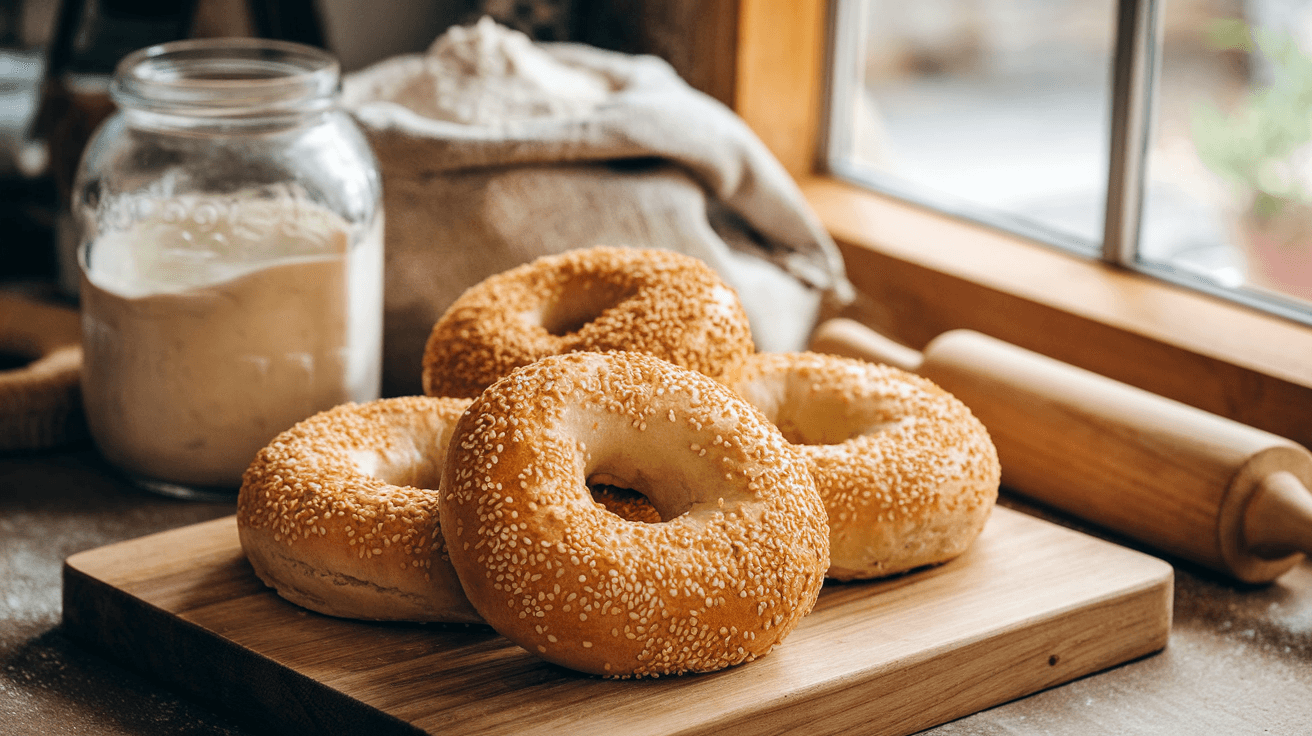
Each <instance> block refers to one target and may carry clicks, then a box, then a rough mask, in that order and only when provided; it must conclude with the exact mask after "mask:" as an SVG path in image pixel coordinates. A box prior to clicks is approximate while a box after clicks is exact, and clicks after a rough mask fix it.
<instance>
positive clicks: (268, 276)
mask: <svg viewBox="0 0 1312 736" xmlns="http://www.w3.org/2000/svg"><path fill="white" fill-rule="evenodd" d="M159 209H160V210H161V212H160V214H159V215H158V216H155V217H152V218H148V219H144V220H142V221H141V222H139V223H137V224H136V225H135V226H133V227H132V228H131V229H128V230H126V231H121V232H114V233H110V234H108V235H106V236H105V237H103V238H101V239H100V240H98V241H97V242H96V243H95V245H94V247H93V248H91V249H90V250H89V253H90V258H91V259H93V262H91V263H89V264H87V266H88V267H87V268H86V269H85V271H86V274H87V275H84V284H83V291H82V299H83V310H84V314H85V315H86V316H85V317H84V327H83V331H84V340H83V350H84V351H85V361H86V362H87V363H88V364H89V365H92V366H94V367H95V369H94V370H91V371H87V372H86V374H85V376H84V379H83V381H84V402H85V405H86V412H87V418H88V421H89V423H90V424H91V429H92V432H93V435H94V436H95V437H96V438H97V443H98V445H99V447H100V449H101V451H102V453H103V454H104V455H105V457H106V458H107V459H108V460H109V461H110V462H112V463H113V464H115V465H117V466H118V467H120V468H121V469H123V470H125V471H127V472H128V473H130V474H133V475H135V476H138V478H139V479H141V480H146V481H147V482H149V481H150V479H155V480H156V481H157V482H158V481H159V480H163V481H165V482H172V483H176V484H182V485H185V486H201V487H216V488H222V487H228V488H236V487H237V486H238V485H239V484H240V482H241V474H242V472H243V471H244V470H245V469H246V466H247V465H249V464H250V462H251V460H252V458H254V456H255V453H256V452H257V451H258V450H259V449H260V448H261V447H262V446H264V445H265V444H267V443H268V442H269V440H271V439H272V438H273V437H274V436H276V435H277V434H278V433H279V432H281V431H282V430H284V429H286V428H288V427H290V426H291V425H292V424H294V423H295V422H297V421H300V420H301V419H304V418H305V417H307V416H310V415H311V414H313V413H315V412H316V411H319V410H321V409H324V408H327V407H331V406H335V405H337V404H340V403H343V402H346V401H368V400H371V399H373V398H376V397H377V395H378V385H379V380H380V376H379V361H378V355H379V352H380V350H381V341H382V325H381V322H380V320H379V319H378V315H379V314H380V313H381V309H382V306H381V305H382V294H381V283H382V278H381V274H382V257H381V255H382V248H381V245H379V244H377V243H363V244H358V245H357V247H355V248H350V247H349V242H348V238H347V233H348V231H349V230H348V228H347V226H346V223H344V222H342V221H341V218H339V217H337V216H336V215H334V214H333V213H331V212H328V211H327V210H324V209H322V208H318V207H316V206H314V205H309V204H305V203H301V204H299V205H297V206H295V207H293V206H292V205H290V204H289V203H286V202H270V201H267V200H251V201H247V202H240V201H237V202H235V203H233V204H231V205H228V206H226V207H223V206H219V205H216V204H215V203H212V202H203V201H197V200H193V201H190V202H188V201H186V200H183V201H171V202H166V203H163V204H162V205H161V206H160V207H159ZM213 218H218V221H217V222H209V221H208V220H210V219H213ZM233 223H242V224H237V225H234V224H233ZM251 223H257V225H256V226H254V227H253V226H252V225H251ZM380 230H381V228H375V231H374V232H373V233H371V234H370V235H369V237H370V238H372V239H379V238H380V237H381V232H380ZM200 238H207V239H210V240H211V241H213V242H214V243H215V244H216V245H218V246H222V247H226V248H227V249H229V250H241V249H249V248H252V247H259V248H262V249H265V250H267V251H268V252H271V253H276V254H277V256H276V257H271V258H269V259H268V260H265V261H263V262H258V263H254V264H252V263H249V262H239V263H237V264H231V263H224V262H223V260H222V248H216V249H211V250H207V251H206V252H208V253H210V254H211V256H210V258H211V259H212V262H208V263H197V262H196V258H195V255H194V254H195V253H196V249H195V248H194V247H190V246H191V245H192V244H193V243H194V241H195V240H197V239H200ZM251 241H255V242H251ZM179 244H186V245H187V246H189V247H186V248H178V247H176V246H177V245H179Z"/></svg>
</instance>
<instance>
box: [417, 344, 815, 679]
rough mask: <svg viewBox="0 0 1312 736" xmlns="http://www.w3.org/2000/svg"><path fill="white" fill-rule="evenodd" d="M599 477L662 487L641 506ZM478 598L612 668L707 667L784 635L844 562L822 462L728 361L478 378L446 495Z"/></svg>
mask: <svg viewBox="0 0 1312 736" xmlns="http://www.w3.org/2000/svg"><path fill="white" fill-rule="evenodd" d="M590 484H608V485H613V486H617V487H620V488H627V489H631V490H633V491H636V492H638V493H640V494H642V495H644V496H646V497H647V498H648V499H649V500H650V501H651V504H652V506H654V507H655V509H656V511H657V512H658V513H659V515H660V518H661V519H663V521H660V522H659V523H645V522H642V521H629V520H626V519H624V518H621V517H620V516H618V515H616V514H614V513H611V512H610V511H607V510H606V509H605V508H603V507H602V506H601V505H600V504H598V503H595V502H594V500H593V497H592V495H591V494H590V493H589V490H588V486H589V485H590ZM439 508H440V510H441V517H442V527H443V530H444V534H445V535H446V539H447V546H448V548H449V550H450V554H451V563H452V565H453V566H454V567H455V569H456V571H457V572H458V573H459V576H460V582H461V584H462V585H463V586H464V590H465V593H466V595H468V597H469V600H470V601H471V602H472V603H473V604H474V607H475V608H476V609H478V611H479V613H480V614H482V615H483V617H484V619H485V620H486V621H487V622H488V623H489V624H491V625H492V626H493V627H494V628H495V629H496V630H497V631H499V632H500V633H501V634H502V635H504V636H505V637H507V638H508V639H510V640H511V641H513V642H515V643H517V644H519V645H520V646H522V647H524V648H525V649H527V650H528V651H530V652H533V653H535V654H537V655H539V656H541V657H543V658H545V659H547V660H549V661H551V662H555V663H557V664H560V665H563V666H565V667H569V668H572V669H575V670H579V671H582V672H587V673H592V674H598V675H605V676H611V677H631V676H639V677H641V676H660V675H672V674H679V673H684V672H707V671H712V670H718V669H721V668H723V667H727V666H730V665H735V664H739V663H742V662H747V661H749V660H752V659H755V658H756V657H760V656H762V655H764V654H765V653H767V652H769V651H770V650H771V649H772V648H773V647H774V646H776V645H777V644H779V643H780V642H781V641H782V640H783V639H784V637H785V636H786V635H787V634H788V633H789V632H790V631H792V630H793V628H794V627H795V626H796V625H797V623H798V621H800V620H801V618H802V617H803V616H805V615H806V614H807V613H808V612H810V610H811V609H812V607H813V606H814V605H815V601H816V598H817V596H818V595H819V592H820V586H821V585H822V584H823V581H824V571H825V569H826V568H828V566H829V554H828V549H829V545H828V528H827V525H826V522H825V512H824V506H823V504H822V503H821V501H820V497H819V495H818V494H817V493H816V490H815V484H814V481H813V480H812V479H811V477H810V474H809V472H808V471H807V467H806V464H805V463H804V462H802V461H801V460H800V458H799V457H798V456H797V454H796V452H794V451H793V450H792V449H791V448H790V447H789V445H788V443H787V442H786V441H784V438H783V437H782V436H781V435H780V434H779V432H778V430H776V429H775V428H774V427H773V426H772V425H771V424H770V423H769V422H767V421H765V419H764V418H763V417H761V415H760V413H759V412H757V411H756V410H755V409H753V408H752V407H751V406H750V405H748V404H747V403H746V402H744V401H743V400H742V399H741V398H739V397H737V396H735V395H734V394H733V393H732V392H730V391H728V390H727V389H726V388H725V387H724V386H723V385H721V384H719V383H717V382H715V381H713V380H712V379H710V378H708V377H706V376H705V375H702V374H700V373H696V372H694V371H688V370H684V369H681V368H678V367H677V366H674V365H672V364H670V363H667V362H665V361H663V360H660V359H657V358H653V357H650V356H646V355H641V354H637V353H618V352H616V353H571V354H568V355H560V356H552V357H548V358H544V359H543V360H541V361H539V362H537V363H534V364H532V365H529V366H527V367H524V368H521V369H518V370H516V371H514V372H513V373H511V374H510V375H509V376H507V377H506V378H504V379H502V380H500V381H498V382H497V383H495V384H493V385H492V386H491V387H490V388H488V389H487V390H486V391H485V392H483V394H482V395H480V396H479V398H478V399H476V400H475V401H474V403H473V405H472V406H471V407H470V409H469V411H468V412H466V413H465V415H464V416H463V417H461V419H460V421H459V423H458V424H457V426H456V433H455V436H454V437H453V438H452V441H451V452H450V455H449V458H448V462H447V466H446V468H445V470H444V471H443V476H442V494H441V500H440V502H439Z"/></svg>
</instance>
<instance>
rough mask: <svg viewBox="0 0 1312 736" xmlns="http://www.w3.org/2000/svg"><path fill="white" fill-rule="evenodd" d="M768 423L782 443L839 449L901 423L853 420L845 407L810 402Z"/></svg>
mask: <svg viewBox="0 0 1312 736" xmlns="http://www.w3.org/2000/svg"><path fill="white" fill-rule="evenodd" d="M771 419H772V421H774V423H775V426H777V427H778V428H779V431H780V433H782V434H783V436H784V439H786V440H788V441H789V442H791V443H792V444H794V445H839V444H842V443H844V442H847V441H848V440H852V439H856V438H857V437H864V436H867V435H872V434H878V433H880V432H883V431H885V430H888V429H892V428H894V427H896V426H897V425H898V424H899V423H900V422H897V421H889V420H888V419H887V418H885V417H879V416H869V415H866V416H853V415H852V414H851V413H850V411H849V410H846V406H845V405H832V404H831V402H826V401H814V402H809V403H807V404H803V405H801V406H799V407H797V408H796V409H793V410H792V411H785V412H780V415H779V416H778V417H773V418H771Z"/></svg>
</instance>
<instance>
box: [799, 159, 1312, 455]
mask: <svg viewBox="0 0 1312 736" xmlns="http://www.w3.org/2000/svg"><path fill="white" fill-rule="evenodd" d="M800 184H801V187H802V190H803V192H804V194H805V195H806V197H807V199H808V200H809V202H810V203H811V206H812V207H813V208H814V209H815V211H816V212H817V214H818V215H819V216H820V219H821V220H822V221H823V222H824V224H825V225H826V226H827V227H828V229H829V231H830V233H831V234H832V235H833V237H834V239H835V240H836V241H837V242H838V244H839V247H840V249H841V250H842V252H843V256H844V258H845V259H846V262H847V268H848V272H849V278H851V280H852V282H853V283H854V284H855V285H856V287H857V289H858V290H859V291H860V294H861V295H860V298H859V299H858V301H857V303H856V304H854V305H853V306H852V307H851V308H850V309H849V311H848V313H847V315H846V316H849V317H853V318H855V319H857V320H859V321H861V322H864V323H865V324H867V325H869V326H871V327H873V328H875V329H876V330H877V331H879V332H881V333H883V334H884V335H886V336H887V337H890V338H892V339H894V340H897V341H899V342H902V343H904V344H906V345H908V346H910V347H914V348H917V349H919V348H922V347H924V345H925V344H927V343H928V342H929V340H931V339H932V338H934V337H935V336H937V335H939V334H941V333H943V332H946V331H947V330H950V329H954V328H969V329H973V330H978V331H980V332H983V333H986V334H989V335H992V336H994V337H997V338H999V339H1002V340H1006V341H1008V342H1011V343H1013V344H1016V345H1019V346H1022V347H1025V348H1028V349H1030V350H1034V351H1036V352H1040V353H1043V354H1045V355H1049V356H1052V357H1054V358H1056V359H1058V360H1061V361H1064V362H1067V363H1071V364H1073V365H1077V366H1080V367H1082V368H1086V369H1088V370H1092V371H1095V372H1097V373H1101V374H1103V375H1105V376H1109V377H1112V378H1115V379H1117V380H1120V381H1123V382H1125V383H1129V384H1131V385H1135V386H1138V387H1140V388H1143V389H1146V390H1148V391H1152V392H1154V393H1158V394H1161V395H1163V396H1167V397H1169V398H1172V399H1175V400H1177V401H1182V402H1184V403H1187V404H1191V405H1193V406H1197V407H1199V408H1202V409H1205V410H1207V411H1210V412H1213V413H1216V414H1220V415H1222V416H1227V417H1230V418H1232V419H1235V420H1238V421H1240V422H1243V423H1245V424H1250V425H1253V426H1255V427H1258V428H1261V429H1264V430H1266V431H1269V432H1273V433H1275V434H1278V435H1281V436H1284V437H1288V438H1290V439H1293V440H1295V441H1296V442H1299V443H1301V444H1303V445H1304V446H1312V422H1310V421H1308V417H1312V328H1309V327H1306V326H1304V325H1299V324H1297V323H1294V322H1291V321H1288V320H1285V319H1282V318H1280V317H1275V316H1272V315H1267V314H1263V313H1261V312H1259V311H1257V310H1253V309H1250V308H1247V307H1244V306H1241V305H1237V304H1233V303H1230V302H1227V301H1224V300H1221V299H1217V298H1214V297H1210V296H1207V295H1205V294H1201V293H1196V292H1192V291H1190V290H1188V289H1184V288H1180V287H1177V286H1174V285H1170V284H1166V283H1163V282H1161V281H1158V280H1155V279H1153V278H1151V277H1148V276H1144V275H1141V274H1137V273H1134V272H1131V271H1127V270H1124V269H1120V268H1117V267H1113V266H1109V265H1107V264H1105V263H1101V262H1098V261H1090V260H1087V259H1083V258H1080V257H1078V256H1075V255H1071V254H1067V253H1064V252H1061V251H1059V250H1056V249H1054V248H1051V247H1048V246H1045V245H1041V244H1038V243H1033V242H1030V241H1027V240H1024V239H1022V238H1020V237H1018V236H1015V235H1011V234H1008V233H1004V232H1001V231H998V230H994V229H990V228H987V227H984V226H981V225H978V224H975V223H971V222H966V221H962V220H958V219H954V218H952V217H949V216H946V215H943V214H939V213H935V212H931V211H928V210H925V209H921V208H919V207H916V206H914V205H911V204H908V203H905V202H901V201H898V200H896V199H893V198H890V197H886V196H882V195H879V194H875V193H872V192H869V191H867V190H864V189H861V188H859V187H857V186H854V185H851V184H847V183H845V182H841V181H838V180H836V179H832V178H827V177H823V176H815V177H804V178H803V179H802V180H801V182H800Z"/></svg>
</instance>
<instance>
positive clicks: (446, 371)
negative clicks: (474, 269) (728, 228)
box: [423, 247, 755, 398]
mask: <svg viewBox="0 0 1312 736" xmlns="http://www.w3.org/2000/svg"><path fill="white" fill-rule="evenodd" d="M754 349H755V348H754V346H753V343H752V337H751V328H750V326H749V325H748V323H747V314H746V312H744V311H743V307H742V304H741V303H740V302H739V301H738V295H737V294H736V293H735V292H734V290H733V289H732V288H731V287H729V286H728V285H727V284H725V283H724V281H722V280H721V279H720V277H719V276H718V275H717V274H716V273H715V272H714V271H713V270H711V268H710V267H709V266H707V265H706V264H705V263H703V262H701V261H699V260H697V259H696V258H693V257H691V256H686V255H683V254H680V253H674V252H671V251H665V250H643V249H631V248H611V247H596V248H587V249H581V250H573V251H569V252H566V253H562V254H559V255H554V256H544V257H542V258H539V259H537V260H535V261H533V262H531V263H528V264H525V265H523V266H520V267H518V268H513V269H511V270H509V271H505V272H503V273H500V274H497V275H495V276H492V277H490V278H488V279H485V280H484V281H482V282H480V283H479V284H476V285H475V286H473V287H471V288H469V289H468V290H466V291H465V293H464V294H462V295H461V296H460V297H459V298H458V299H457V300H456V301H455V302H454V303H453V304H452V305H451V306H450V307H449V308H448V309H447V311H446V312H445V313H444V314H443V315H442V316H441V317H440V318H439V319H438V321H437V323H436V324H434V325H433V331H432V332H431V333H430V335H429V338H428V342H427V345H426V346H425V350H424V359H423V382H424V393H426V394H428V395H429V396H460V397H466V398H473V397H475V396H477V395H478V393H479V392H480V391H482V390H483V389H484V388H486V387H487V386H489V385H491V383H492V382H493V381H495V380H496V379H498V378H500V377H501V376H504V375H506V374H507V373H509V372H510V371H511V370H513V369H515V368H518V367H520V366H523V365H528V364H529V363H532V362H533V361H535V360H537V359H539V358H543V357H546V356H548V355H557V354H560V353H572V352H579V351H595V352H603V351H607V350H628V351H635V352H640V353H647V354H649V355H655V356H656V357H658V358H664V359H665V360H668V361H670V362H671V363H674V364H675V365H678V366H682V367H684V368H688V369H691V370H695V371H700V372H702V373H705V374H707V375H709V376H712V377H715V376H719V375H721V374H722V373H723V372H724V371H725V370H726V369H727V368H728V367H730V366H732V365H733V364H735V363H737V362H739V361H740V360H742V359H743V358H745V357H746V356H747V355H749V354H750V353H751V352H753V350H754Z"/></svg>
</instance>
